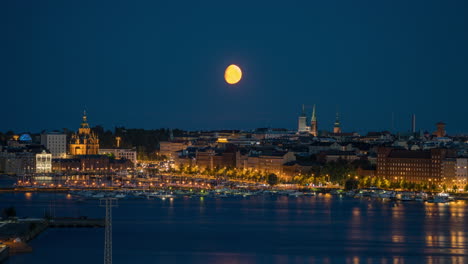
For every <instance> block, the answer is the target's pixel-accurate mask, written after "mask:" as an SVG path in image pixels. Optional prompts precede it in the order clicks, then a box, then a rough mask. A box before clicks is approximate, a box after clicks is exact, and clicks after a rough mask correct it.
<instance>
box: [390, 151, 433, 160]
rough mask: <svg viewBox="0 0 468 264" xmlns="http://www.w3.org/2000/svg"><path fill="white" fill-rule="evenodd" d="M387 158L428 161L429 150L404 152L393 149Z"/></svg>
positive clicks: (429, 156)
mask: <svg viewBox="0 0 468 264" xmlns="http://www.w3.org/2000/svg"><path fill="white" fill-rule="evenodd" d="M388 157H389V158H398V159H430V158H431V151H430V150H406V149H393V150H392V151H391V152H390V154H389V155H388Z"/></svg>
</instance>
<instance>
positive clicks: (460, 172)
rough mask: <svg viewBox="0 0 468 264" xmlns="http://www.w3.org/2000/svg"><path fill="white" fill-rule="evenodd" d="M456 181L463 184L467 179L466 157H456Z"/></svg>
mask: <svg viewBox="0 0 468 264" xmlns="http://www.w3.org/2000/svg"><path fill="white" fill-rule="evenodd" d="M455 174H456V176H457V182H459V183H461V184H463V185H465V184H466V183H467V181H468V158H457V160H456V165H455Z"/></svg>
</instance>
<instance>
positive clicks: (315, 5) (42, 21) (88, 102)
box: [0, 1, 468, 134]
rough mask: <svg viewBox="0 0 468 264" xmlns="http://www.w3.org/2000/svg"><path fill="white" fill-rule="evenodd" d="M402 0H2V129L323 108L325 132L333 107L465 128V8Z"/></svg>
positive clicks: (274, 122) (206, 121)
mask: <svg viewBox="0 0 468 264" xmlns="http://www.w3.org/2000/svg"><path fill="white" fill-rule="evenodd" d="M401 4H403V2H392V3H376V2H373V1H367V2H362V3H347V2H341V3H331V2H310V3H309V2H295V3H287V4H285V3H283V2H269V4H268V5H263V4H262V3H260V2H257V3H250V2H242V1H240V2H239V3H238V4H237V5H235V6H231V5H227V4H226V3H218V2H217V1H215V2H210V1H208V2H204V3H187V4H186V5H183V6H182V7H181V6H179V5H176V4H174V3H165V4H161V3H157V2H143V3H141V4H139V5H137V4H134V3H125V2H121V3H114V2H109V1H102V2H100V3H94V2H80V3H79V4H76V3H60V4H59V3H54V2H53V1H51V2H50V4H49V5H46V4H44V2H41V3H38V2H34V1H30V2H27V3H26V2H24V3H23V2H21V3H18V2H15V1H8V2H6V3H4V4H3V5H4V8H2V9H1V11H0V12H1V13H0V14H1V17H2V18H3V19H2V23H1V24H0V30H1V31H2V32H4V37H5V40H6V41H4V42H2V43H0V57H1V58H2V60H1V62H0V86H1V87H2V91H3V96H4V98H9V99H10V100H4V101H3V103H2V104H1V105H0V110H1V111H2V112H4V113H8V114H7V115H4V119H3V122H2V123H1V124H0V130H1V131H6V130H9V129H13V130H19V131H29V130H33V131H34V130H36V131H38V130H42V129H60V128H62V127H67V128H71V127H73V125H74V120H76V119H78V118H79V116H80V113H81V111H82V110H83V109H87V110H88V111H89V112H90V113H91V115H92V116H93V123H94V124H96V125H97V124H101V125H103V126H104V127H106V128H112V127H114V126H126V127H135V128H147V129H151V128H160V127H172V128H176V127H177V128H181V129H189V130H201V129H203V130H205V129H208V130H209V129H236V128H238V129H252V128H256V127H285V128H291V129H293V128H295V126H296V117H297V115H298V114H300V106H301V105H302V104H306V105H309V106H311V105H312V104H316V105H317V117H318V119H319V120H320V124H321V127H322V128H327V129H328V127H332V126H333V122H334V116H335V112H336V108H337V107H338V108H339V112H340V117H341V121H342V127H343V131H358V132H362V130H365V131H368V130H369V131H378V130H388V129H390V128H391V123H392V121H391V120H392V113H394V127H395V128H396V130H398V131H406V130H409V129H410V122H411V121H410V116H411V115H412V114H415V115H416V116H417V117H418V120H417V127H418V128H422V129H423V130H430V129H432V128H433V126H434V124H435V123H436V122H438V121H444V122H446V123H447V125H448V126H447V128H448V131H449V133H450V134H459V133H464V132H466V131H468V123H466V122H465V115H466V110H465V108H464V107H463V105H464V103H465V102H464V101H465V100H464V98H466V97H467V96H468V90H467V89H466V87H467V86H468V79H467V77H466V76H467V75H466V72H467V71H468V65H467V64H466V61H467V58H468V51H467V50H466V49H464V48H463V47H465V46H468V36H467V35H466V34H465V32H466V31H467V28H468V23H467V22H466V20H465V19H464V15H465V14H466V11H467V6H466V4H465V3H464V2H463V1H454V2H452V3H451V4H440V3H439V2H438V1H424V2H417V1H416V2H411V3H406V2H404V5H405V8H401ZM122 14H125V16H122ZM279 18H281V19H279ZM214 22H216V23H214ZM280 36H281V37H280ZM230 64H236V65H239V66H240V68H242V71H243V78H242V80H241V81H240V82H239V83H237V84H235V85H228V84H227V83H226V82H225V81H224V78H223V75H224V70H225V68H226V67H227V66H228V65H230ZM19 105H21V107H19ZM37 115H41V117H40V118H38V116H37Z"/></svg>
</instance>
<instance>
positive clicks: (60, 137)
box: [41, 132, 67, 159]
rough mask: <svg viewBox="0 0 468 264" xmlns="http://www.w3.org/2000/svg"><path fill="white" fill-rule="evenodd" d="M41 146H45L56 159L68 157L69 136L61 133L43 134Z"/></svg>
mask: <svg viewBox="0 0 468 264" xmlns="http://www.w3.org/2000/svg"><path fill="white" fill-rule="evenodd" d="M41 145H43V146H45V147H46V148H47V149H48V150H49V151H50V153H51V154H52V157H53V158H54V159H56V158H65V157H66V156H67V135H65V134H64V133H60V132H49V133H44V134H41Z"/></svg>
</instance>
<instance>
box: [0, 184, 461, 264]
mask: <svg viewBox="0 0 468 264" xmlns="http://www.w3.org/2000/svg"><path fill="white" fill-rule="evenodd" d="M0 200H1V201H2V204H4V205H6V206H10V205H13V206H15V207H16V208H17V212H18V215H20V216H29V217H41V216H43V215H44V212H45V211H49V212H52V213H53V214H54V215H56V216H58V217H60V216H75V217H78V216H82V215H87V216H89V217H103V215H104V210H103V208H101V207H99V206H98V203H99V201H97V200H87V201H85V202H77V201H76V200H74V199H73V198H72V197H70V196H69V195H67V194H59V193H56V194H54V193H50V194H47V193H2V194H0ZM467 220H468V204H467V203H466V202H465V201H457V202H452V203H450V204H432V203H419V202H406V203H404V202H402V203H392V202H381V201H378V200H370V199H353V198H346V197H338V196H331V195H328V194H327V195H324V194H321V195H317V196H313V197H297V198H296V197H287V196H257V197H247V198H204V197H198V198H175V199H167V200H160V199H155V200H120V201H119V207H118V208H116V209H115V210H114V226H113V227H114V235H113V243H114V263H466V261H467V259H468V245H467V239H468V233H467V231H466V221H467ZM103 239H104V232H103V229H97V228H96V229H92V228H91V229H71V228H70V229H67V228H65V229H49V230H47V231H46V232H44V233H43V234H41V235H40V236H39V237H37V238H36V239H34V240H33V241H31V243H30V245H31V246H32V247H33V249H34V251H33V253H30V254H23V255H17V256H13V257H12V258H10V260H9V261H8V262H7V263H9V264H20V263H64V262H66V263H84V262H87V263H102V259H103V244H104V241H103Z"/></svg>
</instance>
